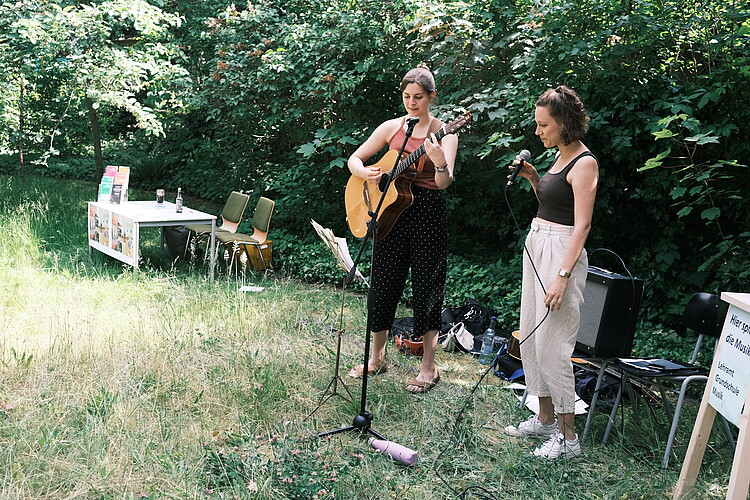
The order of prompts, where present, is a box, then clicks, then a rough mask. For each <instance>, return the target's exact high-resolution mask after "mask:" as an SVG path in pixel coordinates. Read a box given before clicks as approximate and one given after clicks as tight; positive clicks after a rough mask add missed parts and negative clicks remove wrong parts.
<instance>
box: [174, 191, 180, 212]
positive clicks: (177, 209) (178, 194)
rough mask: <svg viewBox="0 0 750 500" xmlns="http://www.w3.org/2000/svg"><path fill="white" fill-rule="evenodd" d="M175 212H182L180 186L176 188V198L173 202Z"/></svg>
mask: <svg viewBox="0 0 750 500" xmlns="http://www.w3.org/2000/svg"><path fill="white" fill-rule="evenodd" d="M174 210H175V212H177V213H178V214H179V213H182V188H177V199H176V200H175V202H174Z"/></svg>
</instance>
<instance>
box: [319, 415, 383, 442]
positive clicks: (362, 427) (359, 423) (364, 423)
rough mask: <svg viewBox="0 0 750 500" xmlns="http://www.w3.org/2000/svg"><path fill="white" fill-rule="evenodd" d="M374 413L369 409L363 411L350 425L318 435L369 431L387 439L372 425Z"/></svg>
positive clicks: (377, 436) (379, 437)
mask: <svg viewBox="0 0 750 500" xmlns="http://www.w3.org/2000/svg"><path fill="white" fill-rule="evenodd" d="M372 418H373V417H372V413H370V412H369V411H363V412H362V413H360V414H359V415H357V416H356V417H354V421H353V422H352V425H350V426H348V427H342V428H341V429H336V430H334V431H328V432H321V433H320V434H318V437H326V436H332V435H333V434H338V433H340V432H345V431H359V433H360V434H361V433H364V432H368V433H370V434H372V435H373V436H375V437H376V438H378V439H382V440H384V441H386V438H385V437H383V436H382V435H381V434H379V433H377V432H375V431H374V430H373V429H372V427H370V424H371V423H372Z"/></svg>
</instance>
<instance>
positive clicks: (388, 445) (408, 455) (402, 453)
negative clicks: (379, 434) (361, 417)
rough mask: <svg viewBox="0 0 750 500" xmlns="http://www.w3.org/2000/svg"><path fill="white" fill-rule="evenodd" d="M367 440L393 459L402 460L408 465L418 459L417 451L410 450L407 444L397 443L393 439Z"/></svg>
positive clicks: (401, 461)
mask: <svg viewBox="0 0 750 500" xmlns="http://www.w3.org/2000/svg"><path fill="white" fill-rule="evenodd" d="M367 442H368V443H369V444H370V446H372V447H373V448H375V449H376V450H378V451H380V453H382V454H383V455H385V456H386V457H390V458H391V459H392V460H395V461H396V462H400V463H402V464H404V465H405V466H407V467H411V466H412V465H414V464H416V463H417V459H418V458H419V456H418V455H417V452H416V451H414V450H410V449H409V448H407V447H406V446H401V445H400V444H396V443H394V442H393V441H386V440H384V439H375V438H370V439H369V440H368V441H367Z"/></svg>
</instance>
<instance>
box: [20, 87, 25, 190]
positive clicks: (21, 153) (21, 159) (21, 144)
mask: <svg viewBox="0 0 750 500" xmlns="http://www.w3.org/2000/svg"><path fill="white" fill-rule="evenodd" d="M20 84H21V85H20V86H21V89H20V92H19V97H18V175H19V176H20V177H21V178H23V176H24V175H25V173H26V172H25V171H24V164H23V133H24V131H23V129H24V119H23V113H24V107H23V94H24V90H25V88H26V80H24V78H23V76H21V79H20Z"/></svg>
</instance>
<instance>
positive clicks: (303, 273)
mask: <svg viewBox="0 0 750 500" xmlns="http://www.w3.org/2000/svg"><path fill="white" fill-rule="evenodd" d="M30 5H32V4H23V3H16V4H3V6H2V7H1V8H0V9H2V11H1V12H2V14H3V15H2V16H0V28H2V29H3V30H2V31H1V32H2V33H3V34H2V35H0V49H3V52H2V54H1V55H0V69H3V71H0V83H3V84H4V85H2V86H0V88H2V89H3V90H2V91H0V105H2V107H3V108H2V109H3V113H2V116H0V129H2V130H3V131H5V132H6V133H4V134H0V137H3V138H6V137H7V142H3V143H2V144H0V153H2V152H9V153H10V152H13V151H14V150H15V148H16V147H17V143H18V139H19V136H18V132H17V130H18V128H17V123H18V119H19V115H18V110H19V101H18V97H19V92H20V88H21V85H22V84H23V82H26V83H25V87H24V88H25V91H26V101H25V102H26V105H27V108H28V113H27V130H28V132H27V134H26V136H25V139H26V141H27V142H28V143H29V144H32V145H33V146H29V147H30V148H31V149H33V151H32V152H31V154H30V158H31V159H32V161H40V162H44V161H45V160H46V157H45V156H44V154H43V151H54V154H57V152H59V155H60V156H61V157H62V158H70V157H80V156H82V155H90V152H91V148H89V147H87V146H86V144H88V143H89V138H88V126H87V125H86V122H87V119H88V118H87V116H86V115H85V114H84V109H83V108H82V107H81V106H79V105H78V103H79V100H80V99H81V98H82V97H83V96H89V97H92V98H95V99H96V100H97V102H99V104H100V108H99V115H100V118H101V120H102V123H103V127H104V129H105V136H106V137H109V138H110V140H109V142H108V143H106V144H105V146H107V147H105V156H106V157H107V159H108V162H110V163H116V164H128V165H131V166H132V167H133V170H132V172H133V183H134V185H136V186H143V187H144V188H148V189H151V188H153V187H155V186H157V185H161V186H165V187H169V188H172V189H173V188H176V187H177V186H178V185H179V186H181V187H183V190H184V192H185V193H186V196H189V197H190V198H192V199H199V198H206V199H208V200H211V201H213V202H216V203H221V202H222V201H223V200H224V199H225V198H226V196H227V195H228V193H229V192H230V191H231V190H233V189H237V190H244V191H246V192H252V193H254V195H261V194H263V195H265V196H268V197H270V198H272V199H274V200H275V201H276V202H277V211H276V214H275V215H274V223H273V231H274V233H272V238H273V239H274V240H275V243H274V250H275V252H276V255H277V256H278V259H279V260H278V261H277V262H279V261H280V262H281V263H282V266H280V267H283V269H284V271H285V272H288V273H289V274H290V275H298V276H300V277H301V278H303V279H305V280H311V281H316V280H319V281H322V282H330V283H337V282H338V280H339V271H338V270H337V268H336V266H335V264H333V263H332V262H331V259H330V258H327V257H325V251H324V249H323V250H322V251H321V250H320V249H317V246H316V245H314V244H312V243H310V242H311V241H314V240H315V236H314V234H313V233H312V230H311V228H310V226H309V219H310V218H314V219H315V220H317V221H318V222H320V223H321V224H323V225H324V226H326V227H330V228H332V229H333V230H334V232H336V234H338V235H346V234H348V230H347V227H346V221H345V216H344V213H343V189H344V185H345V184H346V181H347V179H348V177H349V173H348V170H347V169H346V166H345V160H346V158H347V157H348V156H349V155H350V154H351V153H352V152H353V150H354V149H355V148H356V146H357V145H358V144H360V143H361V142H362V141H363V140H364V139H365V138H366V137H367V136H368V135H369V133H371V132H372V130H373V129H374V127H375V126H376V125H377V124H379V123H381V122H382V121H383V120H384V119H387V118H391V117H393V116H396V115H398V114H399V113H401V112H402V109H401V103H400V98H399V94H398V84H399V81H400V78H401V76H402V75H403V74H404V72H405V71H406V70H407V69H409V68H411V67H413V66H414V65H416V64H417V63H419V62H422V61H424V62H426V63H428V64H429V66H430V67H431V68H432V70H433V72H434V74H435V76H436V80H437V85H438V100H437V102H436V103H435V106H434V112H435V114H436V115H438V116H439V117H440V118H442V119H449V118H452V117H454V116H455V115H456V114H458V113H460V112H463V111H464V110H469V111H471V113H472V116H473V123H472V125H471V128H470V129H468V130H466V131H464V132H463V133H462V134H461V137H460V147H459V154H458V162H457V171H456V179H455V182H454V184H453V185H452V186H451V187H450V188H449V190H448V191H447V195H448V207H449V228H448V230H449V236H450V237H449V242H450V253H451V255H452V257H451V259H452V262H451V269H452V271H449V279H450V282H449V287H448V293H449V297H450V299H451V300H461V299H462V298H463V297H464V296H472V295H473V296H475V298H477V299H478V300H480V299H479V297H486V298H485V299H484V301H485V302H488V303H491V304H496V306H497V307H498V308H500V309H502V310H503V311H509V312H508V313H507V314H514V313H515V307H514V306H513V304H515V303H517V293H518V292H517V290H518V285H517V283H516V281H514V280H516V279H517V272H518V268H519V267H520V262H519V260H518V258H517V256H518V255H520V252H519V246H520V241H521V240H522V238H523V236H524V233H525V229H526V227H527V225H528V221H529V220H530V218H531V217H533V215H534V213H535V211H536V200H535V197H534V196H533V194H532V193H531V191H530V189H529V187H528V185H527V184H526V183H517V185H516V186H514V187H513V189H511V190H509V192H508V197H507V199H508V203H506V201H505V199H504V198H503V196H502V195H501V190H502V188H503V185H504V179H505V177H506V175H507V167H508V166H509V165H510V164H511V162H512V159H513V157H514V156H515V154H516V153H517V152H518V151H519V150H521V149H529V150H530V151H531V152H532V154H533V158H534V159H533V163H534V164H535V165H536V166H537V167H538V168H539V169H540V170H541V171H542V172H544V171H545V170H546V169H547V168H548V167H549V165H550V162H551V152H550V151H545V150H543V149H542V148H541V146H540V144H539V142H538V140H537V139H536V138H535V136H534V124H533V106H534V101H535V99H536V97H537V96H538V95H539V94H540V93H541V92H542V91H544V90H545V89H546V88H547V87H549V86H554V85H558V84H566V85H569V86H571V87H572V88H574V89H575V90H576V91H577V92H578V93H579V94H580V95H581V97H582V98H583V101H584V102H585V103H586V106H587V109H588V111H589V114H590V116H591V130H590V132H589V135H588V136H587V138H586V139H585V142H586V144H587V145H588V146H589V147H590V148H591V150H592V151H593V152H594V154H595V155H597V157H598V158H599V160H600V165H601V181H600V186H599V192H598V195H597V201H596V208H595V214H594V222H593V228H592V232H591V234H590V237H589V242H588V247H589V248H597V247H605V248H609V249H611V250H613V251H615V252H616V253H617V254H618V255H620V256H621V257H622V259H623V260H624V262H625V263H626V264H627V266H628V268H629V269H630V271H631V272H632V273H633V274H634V275H636V276H638V277H641V278H643V279H644V280H645V282H646V291H645V294H646V302H645V303H644V306H645V307H644V314H645V315H647V316H648V317H649V319H658V318H659V317H660V316H661V315H664V314H669V312H668V308H669V304H674V303H679V302H680V301H681V300H682V299H683V298H684V297H686V296H687V295H689V294H690V293H692V292H694V291H696V290H697V289H704V290H710V291H721V290H729V289H740V288H741V287H742V286H744V282H743V279H745V278H746V276H747V274H746V271H744V267H745V260H746V259H745V258H743V255H744V254H746V252H743V249H744V248H746V241H747V236H746V234H747V231H748V227H747V222H746V221H747V220H748V219H749V218H750V210H748V199H747V196H746V194H745V193H747V192H750V175H748V168H747V167H745V166H744V165H746V164H747V160H746V159H747V158H748V156H750V143H748V141H746V140H745V137H747V136H748V134H749V133H750V132H749V131H748V123H750V111H749V108H748V107H747V105H746V104H747V101H748V98H749V97H750V95H748V90H747V85H746V82H747V79H748V75H750V51H749V49H748V47H750V43H748V38H749V37H750V25H748V19H749V18H750V11H749V9H750V7H749V6H748V3H747V2H738V1H732V2H726V1H723V0H707V1H704V2H698V3H696V2H692V1H688V0H667V1H659V2H657V1H655V0H644V1H639V2H629V3H628V2H624V3H623V2H619V1H614V0H606V1H601V0H582V1H579V2H574V3H571V2H569V1H567V0H551V1H545V2H537V1H532V0H513V1H510V2H509V1H505V0H490V1H487V2H463V1H447V2H438V3H436V2H431V1H427V0H418V1H416V2H405V1H403V0H399V1H396V2H385V3H384V2H375V1H373V0H361V1H354V2H352V1H350V0H344V1H341V0H334V1H333V2H330V1H327V2H324V1H322V0H304V1H303V0H300V1H291V2H279V1H275V0H262V1H260V2H253V3H239V4H231V5H228V4H227V3H226V2H219V1H213V0H211V1H206V2H182V3H180V4H179V9H180V11H179V12H170V11H169V9H170V8H172V7H171V6H172V5H173V4H169V3H168V2H151V3H147V2H137V3H133V2H122V1H107V2H98V3H96V4H94V5H86V6H83V5H82V6H78V7H75V8H74V7H62V6H61V5H62V4H61V3H60V2H52V1H49V0H47V1H42V2H36V3H34V4H33V8H32V7H31V6H30ZM157 5H158V7H157ZM74 21H77V22H78V24H76V23H75V22H74ZM69 39H73V40H74V42H71V43H70V44H69V43H68V42H67V40H69ZM123 40H128V41H129V42H128V43H130V42H132V45H129V44H123V43H119V42H121V41H123ZM63 41H64V42H63ZM20 77H23V79H20ZM107 82H114V83H113V85H112V86H107V85H106V84H107ZM6 89H7V90H6ZM123 110H124V111H123ZM139 127H140V128H139ZM50 138H53V139H52V140H50ZM3 140H5V139H3ZM48 163H49V165H50V169H51V170H58V167H59V170H62V171H63V172H62V174H61V175H64V176H65V177H66V178H67V177H69V176H72V175H76V174H77V172H79V171H80V172H81V173H83V171H84V164H82V163H81V164H76V163H73V162H69V161H67V160H66V161H64V162H62V163H59V164H53V163H52V162H48ZM3 165H4V162H3ZM63 167H64V168H63ZM79 169H80V170H79ZM3 171H6V170H3ZM509 210H512V212H513V214H514V217H511V216H509ZM514 219H518V226H516V224H515V222H514ZM275 231H280V232H279V233H275ZM687 234H689V235H690V237H689V238H686V237H685V235H687ZM287 240H288V241H289V243H287ZM300 241H302V242H307V243H303V244H302V245H298V244H297V243H298V242H300ZM295 252H300V253H295ZM301 252H305V253H301ZM364 260H367V259H364ZM591 263H592V264H594V265H599V266H606V265H607V264H610V265H609V268H610V269H611V270H612V271H615V272H622V271H623V270H622V269H620V264H619V262H618V261H613V262H607V261H605V260H603V258H602V256H601V255H594V256H592V260H591ZM460 268H463V270H462V269H460ZM466 269H468V270H469V271H465V270H466ZM503 314H506V313H503ZM511 321H512V320H511V317H510V316H509V317H508V319H507V322H508V323H510V322H511Z"/></svg>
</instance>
